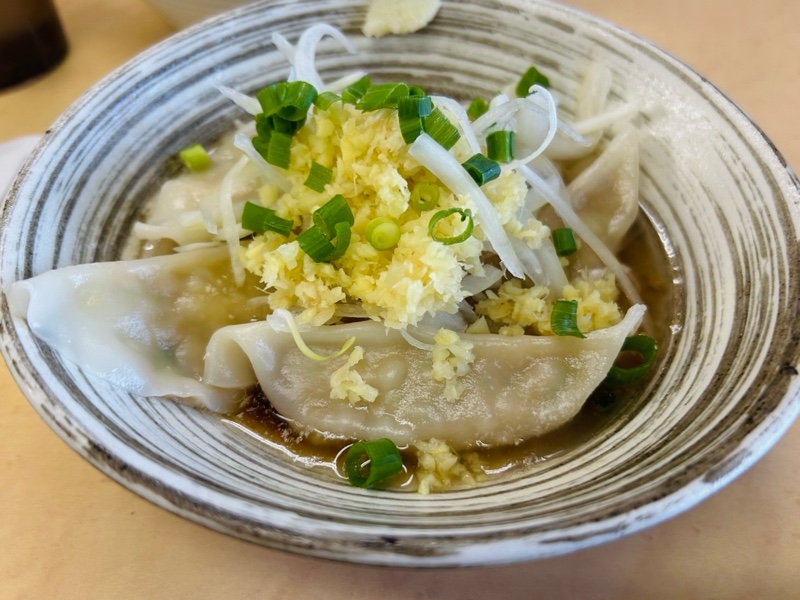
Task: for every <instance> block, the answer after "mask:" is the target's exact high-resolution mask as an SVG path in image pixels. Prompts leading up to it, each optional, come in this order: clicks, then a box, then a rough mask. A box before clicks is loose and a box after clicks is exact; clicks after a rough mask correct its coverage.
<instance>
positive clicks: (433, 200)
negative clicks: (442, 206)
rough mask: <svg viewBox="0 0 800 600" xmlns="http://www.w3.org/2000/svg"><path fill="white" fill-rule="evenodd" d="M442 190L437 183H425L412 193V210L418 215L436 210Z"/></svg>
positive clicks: (419, 184)
mask: <svg viewBox="0 0 800 600" xmlns="http://www.w3.org/2000/svg"><path fill="white" fill-rule="evenodd" d="M440 193H441V190H440V189H439V186H438V185H436V184H435V183H431V182H428V181H423V182H421V183H418V184H417V185H415V186H414V189H413V190H412V191H411V208H413V209H414V210H415V211H417V212H418V213H421V212H423V211H426V210H431V209H433V208H436V206H437V205H438V204H439V194H440Z"/></svg>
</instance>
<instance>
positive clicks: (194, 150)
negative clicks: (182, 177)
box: [178, 144, 211, 173]
mask: <svg viewBox="0 0 800 600" xmlns="http://www.w3.org/2000/svg"><path fill="white" fill-rule="evenodd" d="M178 158H179V159H180V161H181V162H182V163H183V164H184V166H185V167H186V168H187V169H189V170H190V171H193V172H195V173H196V172H198V171H205V170H206V169H207V168H208V167H210V166H211V157H210V156H209V155H208V152H206V149H205V148H203V146H202V145H201V144H194V145H192V146H189V147H187V148H184V149H183V150H181V151H180V152H179V153H178Z"/></svg>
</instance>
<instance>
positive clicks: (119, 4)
mask: <svg viewBox="0 0 800 600" xmlns="http://www.w3.org/2000/svg"><path fill="white" fill-rule="evenodd" d="M0 1H2V0H0ZM569 4H572V5H574V6H576V7H579V8H583V9H585V10H587V11H590V12H593V13H595V14H598V15H601V16H603V17H605V18H607V19H609V20H611V21H613V22H616V23H617V24H620V25H622V26H624V27H626V28H628V29H630V30H633V31H635V32H637V33H638V34H640V35H642V36H643V37H646V38H649V39H650V40H652V41H654V42H656V43H657V44H658V45H660V46H661V47H662V48H664V49H666V50H669V51H671V52H672V53H674V54H675V55H677V56H678V57H679V58H681V59H683V60H684V61H685V62H687V63H689V64H690V65H692V66H693V67H695V68H696V69H698V70H699V71H700V72H701V73H703V74H704V75H706V76H707V77H708V78H710V79H711V80H712V81H714V82H715V83H716V84H717V85H718V86H719V87H721V88H722V89H723V90H724V91H725V92H727V93H728V94H729V95H730V96H731V97H732V98H733V99H734V100H736V101H737V102H738V103H739V104H740V105H741V106H742V107H743V108H744V109H745V110H746V111H747V112H748V113H749V114H750V115H751V116H752V117H753V118H754V119H755V120H756V121H757V122H758V123H759V124H760V125H761V127H762V128H763V129H764V130H765V131H766V133H767V134H768V135H769V136H770V137H771V138H772V140H773V141H774V142H775V144H776V145H777V146H778V148H780V149H781V151H782V152H783V153H784V155H785V156H786V158H787V159H788V161H789V162H790V163H791V164H794V165H800V120H799V119H798V111H797V106H798V98H800V35H798V33H797V30H798V21H799V20H800V1H798V0H760V1H759V2H756V1H750V0H702V1H696V0H570V2H569ZM57 5H58V7H59V10H60V11H61V15H62V19H63V21H64V24H65V27H66V30H67V35H68V37H69V39H70V42H71V45H72V46H71V52H70V55H69V57H68V59H67V60H66V62H65V63H63V65H62V66H60V67H59V68H58V69H57V70H56V71H54V72H52V73H51V74H49V75H47V76H45V77H44V78H42V79H40V80H38V81H36V82H34V83H31V84H28V85H25V86H21V87H18V88H14V89H12V90H10V91H5V92H0V140H5V139H8V138H11V137H14V136H18V135H22V134H26V133H36V132H42V131H43V130H44V129H46V128H47V126H48V124H49V123H51V122H52V121H53V120H54V119H55V118H56V116H57V115H58V114H59V113H60V112H61V111H62V110H63V109H65V108H66V107H67V106H68V105H69V104H70V103H71V102H72V101H73V100H74V99H75V98H77V97H78V95H79V94H80V93H81V92H83V91H84V90H85V89H86V88H88V87H89V86H90V85H91V84H92V83H93V82H95V81H96V80H97V79H99V78H100V77H102V76H103V75H104V74H106V73H107V72H109V71H110V70H111V69H113V68H114V67H115V66H117V65H118V64H120V63H121V62H123V61H124V60H126V59H127V58H129V57H130V56H132V55H133V54H134V53H136V52H137V51H139V50H140V49H142V48H145V47H146V46H148V45H149V44H152V43H154V42H156V41H157V40H159V39H161V38H163V37H165V36H167V35H169V34H170V33H171V31H172V29H171V28H170V27H169V26H168V25H167V24H166V23H165V22H164V21H163V20H162V19H161V17H160V16H159V15H157V14H156V13H155V12H153V11H152V10H151V9H150V8H149V7H148V6H146V5H144V4H143V3H142V2H141V0H60V1H57ZM798 457H800V424H795V425H794V427H793V428H792V429H790V430H789V432H788V433H787V434H786V436H785V437H784V438H783V439H782V440H781V441H780V442H779V443H778V444H777V445H776V447H775V448H774V449H773V450H772V451H771V452H770V453H769V454H768V455H767V456H766V457H765V458H764V459H763V460H761V461H760V462H759V463H758V464H757V465H756V466H755V467H753V468H752V469H751V470H750V471H749V472H747V473H746V474H744V475H743V476H742V477H740V478H739V479H738V480H737V481H735V482H734V483H732V484H731V485H729V486H728V487H727V488H725V489H723V490H721V491H720V492H719V493H717V494H716V495H715V496H713V497H712V498H711V499H709V500H707V501H706V502H705V503H703V504H701V505H700V506H698V507H697V508H695V509H694V510H691V511H689V512H688V513H685V514H683V515H680V516H678V517H676V518H674V519H672V520H671V521H669V522H667V523H664V524H662V525H660V526H657V527H654V528H652V529H649V530H647V531H644V532H642V533H639V534H637V535H634V536H631V537H628V538H625V539H622V540H619V541H617V542H613V543H610V544H606V545H603V546H600V547H597V548H592V549H589V550H585V551H582V552H578V553H576V554H573V555H570V556H565V557H560V558H554V559H549V560H544V561H539V562H528V563H523V564H518V565H511V566H505V567H492V568H481V569H449V570H444V571H436V572H434V571H416V570H412V571H409V570H401V569H386V568H369V567H360V566H351V565H341V564H336V563H332V562H326V561H322V560H316V559H309V558H304V557H298V556H294V555H290V554H286V553H282V552H278V551H275V550H268V549H264V548H260V547H257V546H254V545H250V544H248V543H245V542H241V541H238V540H235V539H232V538H228V537H226V536H223V535H221V534H217V533H215V532H212V531H209V530H207V529H204V528H203V527H200V526H198V525H195V524H193V523H190V522H188V521H185V520H183V519H181V518H178V517H176V516H173V515H172V514H170V513H167V512H166V511H164V510H162V509H160V508H156V507H155V506H153V505H151V504H149V503H148V502H146V501H144V500H142V499H140V498H139V497H138V496H135V495H134V494H132V493H131V492H129V491H127V490H126V489H123V488H122V487H120V486H119V485H117V484H116V483H114V482H112V481H110V480H109V479H107V478H106V477H105V476H104V475H102V474H101V473H100V472H98V471H96V470H95V469H94V468H93V467H91V466H90V465H89V464H88V463H86V462H84V461H83V459H81V458H79V457H78V456H77V455H76V454H75V453H74V452H73V451H72V450H70V449H69V448H68V447H67V446H66V445H65V444H64V443H63V442H61V441H60V440H59V439H58V438H57V437H56V435H55V434H53V433H52V432H51V431H50V430H49V429H48V428H47V427H46V426H45V425H44V423H43V422H41V421H40V419H39V418H38V416H37V415H36V414H35V413H34V411H33V410H32V409H31V408H30V407H29V405H28V403H27V402H26V401H25V399H24V398H23V397H22V395H21V394H20V392H19V391H18V390H17V388H16V385H15V384H14V382H13V380H12V379H11V377H10V375H9V373H8V371H7V370H6V369H5V367H4V366H2V367H0V598H2V599H3V600H5V599H9V598H26V599H27V598H37V599H38V598H80V599H82V600H85V599H89V598H103V599H111V598H151V599H156V598H192V599H197V598H222V597H225V598H237V599H238V598H287V599H290V598H291V599H295V598H297V599H316V598H320V599H325V600H337V599H341V598H348V599H361V598H364V599H367V598H369V599H374V598H381V599H382V600H392V599H405V598H413V599H426V598H448V599H454V600H456V599H457V600H469V599H476V600H491V599H494V598H525V599H534V598H547V599H548V600H558V599H562V598H609V599H610V598H614V599H628V598H631V599H634V598H636V599H638V598H669V599H671V600H672V599H682V598H704V599H723V598H724V599H733V598H743V599H747V600H756V599H762V598H800V466H799V465H800V459H799V458H798Z"/></svg>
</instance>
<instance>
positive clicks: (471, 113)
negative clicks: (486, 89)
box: [467, 98, 489, 121]
mask: <svg viewBox="0 0 800 600" xmlns="http://www.w3.org/2000/svg"><path fill="white" fill-rule="evenodd" d="M487 112H489V103H488V102H486V100H484V99H483V98H474V99H473V100H472V102H470V103H469V108H467V116H468V117H469V118H470V119H472V120H473V121H474V120H475V119H477V118H478V117H480V116H481V115H483V114H485V113H487Z"/></svg>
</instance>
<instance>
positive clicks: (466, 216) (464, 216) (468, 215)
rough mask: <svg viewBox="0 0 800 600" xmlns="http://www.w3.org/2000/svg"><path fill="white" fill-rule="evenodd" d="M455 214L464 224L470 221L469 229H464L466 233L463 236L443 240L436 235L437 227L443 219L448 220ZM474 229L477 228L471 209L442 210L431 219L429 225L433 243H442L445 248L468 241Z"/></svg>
mask: <svg viewBox="0 0 800 600" xmlns="http://www.w3.org/2000/svg"><path fill="white" fill-rule="evenodd" d="M453 214H458V215H460V216H461V221H462V222H463V221H466V220H469V222H468V223H467V227H466V228H465V229H464V231H463V232H462V233H461V234H459V235H456V236H453V237H449V238H447V237H445V238H442V237H439V236H437V235H436V225H437V224H438V223H439V221H441V220H442V219H445V218H447V217H449V216H450V215H453ZM474 227H475V223H474V222H473V220H472V211H471V210H470V209H468V208H448V209H445V210H440V211H439V212H437V213H436V214H435V215H433V216H432V217H431V220H430V222H429V223H428V233H429V234H430V236H431V238H432V239H433V241H435V242H441V243H442V244H444V245H445V246H450V245H452V244H459V243H461V242H463V241H464V240H466V239H467V238H468V237H469V236H471V235H472V230H473V229H474Z"/></svg>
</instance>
